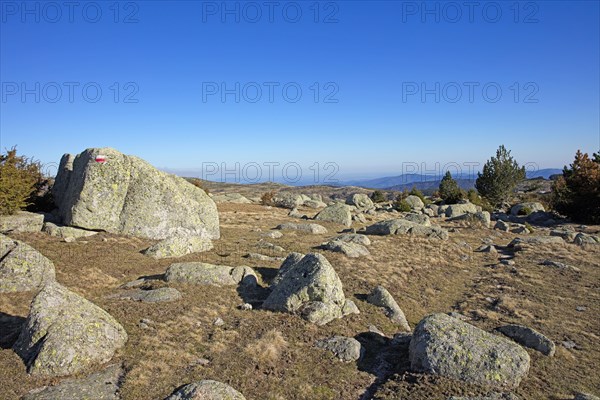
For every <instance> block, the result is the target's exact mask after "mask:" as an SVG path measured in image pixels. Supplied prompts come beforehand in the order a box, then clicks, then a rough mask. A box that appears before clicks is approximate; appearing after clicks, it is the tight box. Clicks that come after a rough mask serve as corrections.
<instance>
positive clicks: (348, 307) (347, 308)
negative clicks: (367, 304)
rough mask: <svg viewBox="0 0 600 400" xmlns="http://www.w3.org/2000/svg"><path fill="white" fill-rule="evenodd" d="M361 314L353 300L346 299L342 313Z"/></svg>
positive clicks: (344, 314)
mask: <svg viewBox="0 0 600 400" xmlns="http://www.w3.org/2000/svg"><path fill="white" fill-rule="evenodd" d="M350 314H360V310H359V309H358V307H357V306H356V304H355V303H354V302H353V301H352V300H348V299H346V301H345V302H344V306H343V307H342V315H343V316H346V315H350Z"/></svg>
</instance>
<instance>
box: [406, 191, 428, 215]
mask: <svg viewBox="0 0 600 400" xmlns="http://www.w3.org/2000/svg"><path fill="white" fill-rule="evenodd" d="M404 201H406V202H407V203H408V205H409V206H410V207H411V208H412V209H413V210H414V211H421V210H422V209H423V208H424V207H425V203H423V200H421V198H420V197H418V196H415V195H412V194H411V195H410V196H407V197H406V199H404Z"/></svg>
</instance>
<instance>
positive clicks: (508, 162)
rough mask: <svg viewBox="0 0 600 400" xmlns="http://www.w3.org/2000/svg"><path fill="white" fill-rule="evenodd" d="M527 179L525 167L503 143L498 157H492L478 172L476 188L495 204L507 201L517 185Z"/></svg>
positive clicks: (497, 154)
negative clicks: (481, 170) (521, 165)
mask: <svg viewBox="0 0 600 400" xmlns="http://www.w3.org/2000/svg"><path fill="white" fill-rule="evenodd" d="M524 179H525V167H520V166H519V164H518V163H517V162H516V161H515V160H514V158H513V157H511V155H510V150H506V148H505V147H504V145H501V146H500V147H499V148H498V150H497V151H496V157H492V158H490V159H489V160H488V161H487V162H486V163H485V165H484V166H483V172H481V173H478V174H477V181H476V182H475V188H476V189H477V191H478V192H479V194H480V195H481V196H483V197H484V198H486V199H487V200H488V201H489V202H490V203H491V204H492V205H493V206H499V205H501V204H502V203H504V202H506V201H507V200H508V199H509V197H510V195H511V194H512V192H513V190H514V188H515V186H517V184H518V183H519V182H521V181H522V180H524Z"/></svg>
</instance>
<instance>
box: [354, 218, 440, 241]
mask: <svg viewBox="0 0 600 400" xmlns="http://www.w3.org/2000/svg"><path fill="white" fill-rule="evenodd" d="M365 233H366V234H367V235H398V234H410V235H415V236H424V237H428V238H436V239H442V240H446V239H448V231H446V230H445V229H442V228H440V227H439V226H437V225H432V226H423V225H419V224H416V223H414V222H411V221H407V220H406V219H404V218H397V219H389V220H385V221H380V222H377V223H375V224H373V225H370V226H368V227H367V228H366V230H365Z"/></svg>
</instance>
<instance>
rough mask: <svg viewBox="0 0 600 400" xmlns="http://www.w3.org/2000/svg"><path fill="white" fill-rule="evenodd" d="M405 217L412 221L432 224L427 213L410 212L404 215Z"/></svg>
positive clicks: (427, 224)
mask: <svg viewBox="0 0 600 400" xmlns="http://www.w3.org/2000/svg"><path fill="white" fill-rule="evenodd" d="M417 198H418V197H417ZM404 219H405V220H407V221H410V222H414V223H415V224H419V225H423V226H431V221H430V220H429V217H428V216H427V215H425V214H416V213H408V214H406V215H405V216H404Z"/></svg>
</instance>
